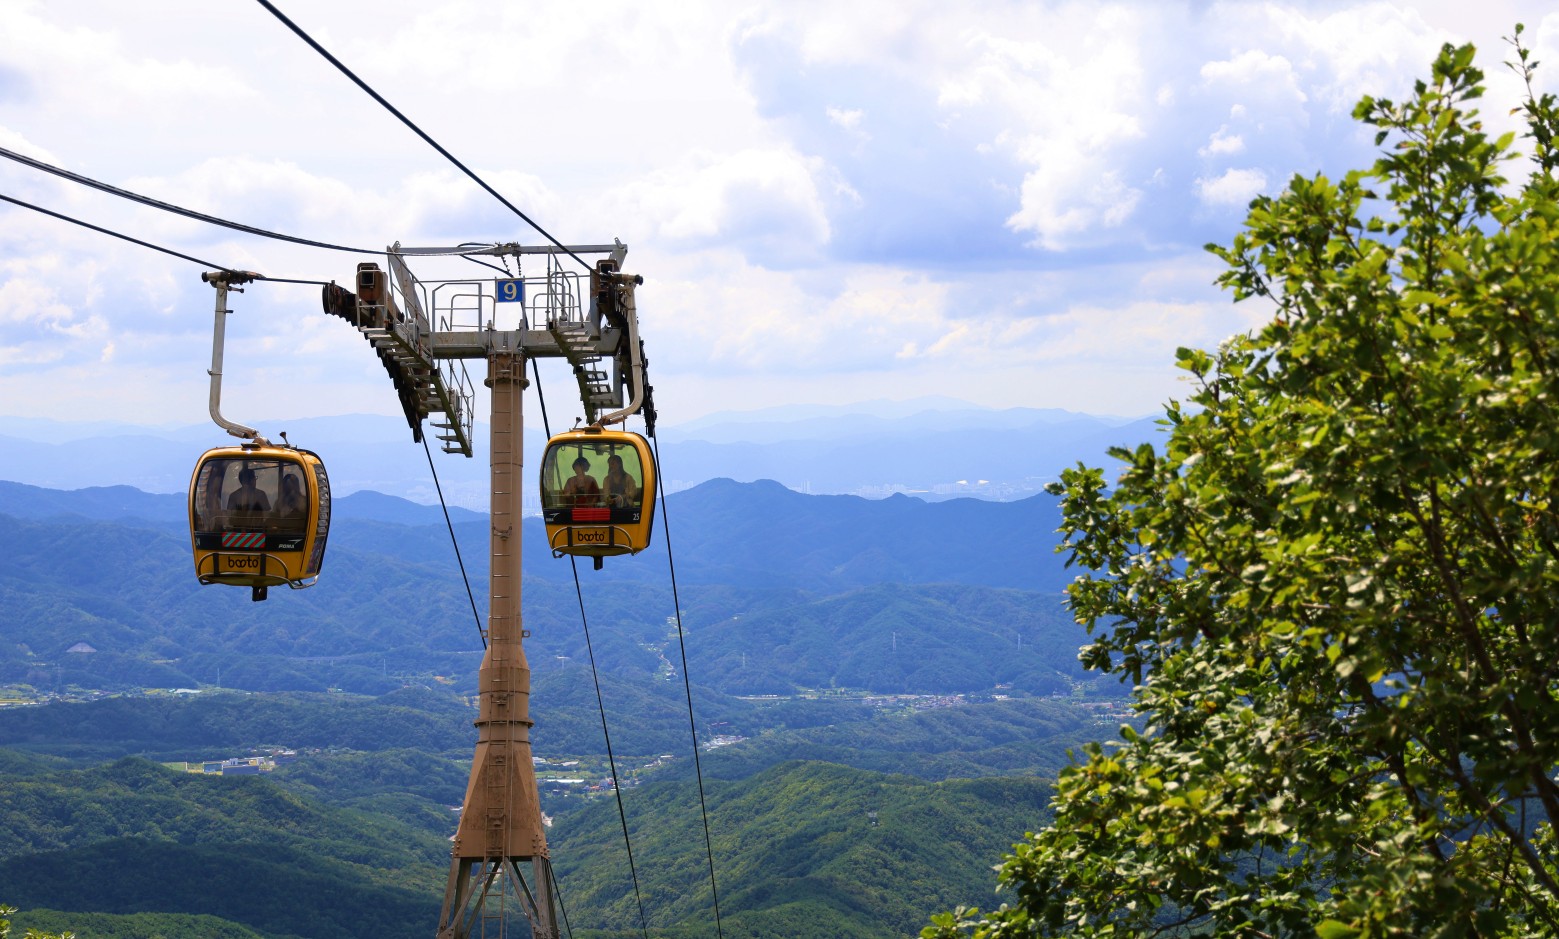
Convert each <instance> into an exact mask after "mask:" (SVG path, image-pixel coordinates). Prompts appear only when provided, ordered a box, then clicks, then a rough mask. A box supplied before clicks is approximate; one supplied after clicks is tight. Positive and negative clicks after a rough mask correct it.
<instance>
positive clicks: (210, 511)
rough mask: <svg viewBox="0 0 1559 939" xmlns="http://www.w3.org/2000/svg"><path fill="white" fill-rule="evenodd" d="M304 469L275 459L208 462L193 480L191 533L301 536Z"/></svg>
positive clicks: (305, 490) (305, 520) (306, 499)
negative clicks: (291, 533)
mask: <svg viewBox="0 0 1559 939" xmlns="http://www.w3.org/2000/svg"><path fill="white" fill-rule="evenodd" d="M304 470H305V467H303V466H300V465H299V464H297V463H290V462H282V461H279V460H265V459H218V460H207V461H206V462H205V464H204V465H202V466H201V468H200V474H199V476H198V478H197V479H196V481H195V527H196V530H198V531H210V532H217V531H230V530H234V529H244V530H253V531H266V532H284V531H296V532H297V533H298V534H300V535H301V534H303V532H304V531H305V530H307V528H308V521H309V501H310V500H309V485H310V483H311V480H309V479H308V478H307V475H306V474H305V472H304Z"/></svg>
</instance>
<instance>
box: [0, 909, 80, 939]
mask: <svg viewBox="0 0 1559 939" xmlns="http://www.w3.org/2000/svg"><path fill="white" fill-rule="evenodd" d="M15 912H16V907H14V906H6V905H4V904H0V939H11V920H10V919H8V917H9V916H10V915H11V914H12V913H15ZM74 937H75V934H74V933H68V932H63V933H42V932H38V931H37V930H36V929H29V930H27V932H26V934H25V935H23V936H22V939H74Z"/></svg>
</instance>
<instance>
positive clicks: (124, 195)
mask: <svg viewBox="0 0 1559 939" xmlns="http://www.w3.org/2000/svg"><path fill="white" fill-rule="evenodd" d="M0 157H5V158H6V159H8V160H15V161H16V162H18V163H21V164H22V165H24V166H30V167H32V168H33V169H36V170H42V171H43V172H45V173H53V174H54V175H55V176H58V177H60V178H61V179H68V180H70V181H71V182H73V183H80V184H81V185H83V186H86V187H88V188H91V189H96V190H98V191H100V192H106V193H108V194H109V195H114V196H118V197H120V198H121V199H128V200H130V201H131V202H136V203H139V204H141V205H144V206H147V207H149V208H153V209H161V210H162V211H164V212H171V213H172V214H174V215H178V216H182V217H184V218H188V219H193V220H194V221H197V222H205V223H206V224H208V225H217V226H219V227H222V228H229V229H232V230H233V231H240V232H244V233H245V234H249V235H259V236H260V237H262V238H274V239H275V240H277V241H287V242H291V243H293V244H298V245H305V246H307V247H310V248H324V249H325V250H327V251H346V252H348V253H351V254H383V253H386V252H382V251H380V250H379V249H378V248H353V247H350V246H348V245H335V244H331V243H329V242H327V241H314V240H313V239H310V238H300V237H298V236H296V235H287V234H283V233H282V232H274V231H270V230H268V229H264V228H256V227H255V226H253V225H245V224H244V223H242V222H235V221H232V220H230V219H225V218H221V217H220V216H216V215H207V214H206V213H204V212H197V211H195V210H194V209H186V208H184V207H183V206H181V205H174V204H173V203H171V202H163V201H162V200H160V199H153V198H152V197H151V196H147V195H142V194H141V193H138V192H131V191H130V190H128V189H120V188H119V187H118V186H113V185H110V184H108V183H105V182H102V181H101V180H96V179H93V178H91V177H90V176H82V175H81V174H80V173H73V172H71V171H70V170H67V169H63V168H61V167H58V166H54V165H52V164H49V163H45V162H43V161H42V160H36V159H33V158H32V157H30V156H26V155H24V154H21V153H17V152H16V151H14V150H7V149H5V148H4V147H0ZM460 247H461V248H469V247H473V245H470V244H465V245H461V246H460ZM483 247H486V246H485V245H484V246H483ZM388 253H391V254H398V255H401V256H403V257H416V256H422V257H437V256H443V255H448V256H457V257H463V258H467V259H471V260H475V259H473V258H471V256H470V255H469V254H466V253H465V252H463V251H460V250H453V251H446V250H443V249H430V248H422V249H411V250H402V251H392V252H388ZM477 263H478V264H481V263H483V262H481V261H477ZM273 279H274V278H273ZM297 283H310V284H312V283H323V281H297Z"/></svg>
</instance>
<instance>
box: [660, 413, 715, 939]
mask: <svg viewBox="0 0 1559 939" xmlns="http://www.w3.org/2000/svg"><path fill="white" fill-rule="evenodd" d="M650 439H651V440H653V441H655V469H656V474H657V475H659V474H660V467H661V462H660V438H659V437H653V436H652V437H651V438H650ZM660 525H661V531H662V532H663V533H664V536H665V539H666V566H667V568H668V569H669V570H670V572H671V603H672V606H673V607H674V608H675V610H676V614H677V648H678V649H680V650H681V652H682V689H683V691H684V692H686V693H687V726H688V731H689V733H691V734H692V735H693V774H694V775H695V776H696V777H697V778H698V811H699V814H700V815H702V816H703V819H704V856H705V857H706V858H708V859H709V896H710V898H711V899H712V900H713V901H714V908H715V935H716V936H718V937H721V939H724V936H725V931H724V930H723V929H722V928H721V926H720V891H719V889H718V888H717V887H716V886H715V850H714V842H713V840H712V839H711V838H710V837H709V806H708V803H707V802H706V801H705V799H704V767H703V762H702V761H701V760H700V759H699V757H698V724H697V722H695V721H694V720H693V685H692V682H691V681H690V680H689V679H688V671H687V642H686V641H685V640H684V639H683V636H682V600H681V599H680V598H679V597H678V596H677V564H676V561H674V560H673V559H672V556H671V517H670V516H669V515H668V514H667V512H666V490H665V487H661V490H660Z"/></svg>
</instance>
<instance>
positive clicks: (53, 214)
mask: <svg viewBox="0 0 1559 939" xmlns="http://www.w3.org/2000/svg"><path fill="white" fill-rule="evenodd" d="M0 199H4V200H5V201H6V202H9V203H11V204H12V205H19V206H21V207H22V208H24V209H32V210H33V211H34V212H42V213H43V214H44V215H48V216H51V217H53V218H57V219H59V220H60V221H62V222H69V223H71V224H72V225H80V226H81V227H82V228H90V229H91V230H93V231H95V232H98V233H100V234H104V235H108V236H109V237H110V238H118V239H119V240H121V241H128V242H130V243H131V244H133V245H140V246H141V247H143V248H151V249H152V250H153V251H161V252H162V253H163V254H170V255H172V256H173V257H176V258H178V259H180V260H182V261H190V262H193V263H195V264H199V265H200V266H201V267H213V268H216V269H217V270H220V271H227V270H232V268H229V267H227V266H226V265H224V264H215V263H213V262H211V261H202V260H201V259H200V258H197V257H191V256H190V255H188V254H182V253H180V252H178V251H175V250H173V249H172V248H164V247H162V246H161V245H154V244H152V243H151V242H149V241H142V240H141V239H139V238H131V237H130V236H129V235H121V234H120V233H119V232H116V231H111V230H109V229H107V228H103V227H101V226H98V225H93V224H92V223H91V222H83V221H82V220H81V219H79V218H71V217H70V216H69V215H61V214H60V213H58V212H54V211H50V210H49V209H45V208H44V207H43V206H41V205H33V204H32V203H31V202H23V201H22V200H20V199H15V198H12V197H11V196H8V195H5V194H3V193H0Z"/></svg>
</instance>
